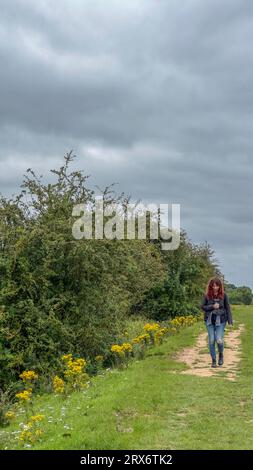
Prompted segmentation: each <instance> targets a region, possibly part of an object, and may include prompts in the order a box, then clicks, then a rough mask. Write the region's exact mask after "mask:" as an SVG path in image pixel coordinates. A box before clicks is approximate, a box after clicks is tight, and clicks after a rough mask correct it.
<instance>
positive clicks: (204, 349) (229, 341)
mask: <svg viewBox="0 0 253 470" xmlns="http://www.w3.org/2000/svg"><path fill="white" fill-rule="evenodd" d="M243 330H244V325H243V324H240V325H239V326H238V328H237V329H235V330H234V329H232V330H229V329H228V328H226V330H225V335H224V364H223V365H222V366H217V367H216V368H212V367H211V356H210V354H209V350H208V341H207V333H206V332H203V333H201V334H200V335H199V337H198V339H197V343H196V345H195V346H193V347H190V348H185V349H182V350H181V351H180V352H179V353H178V354H177V355H176V357H175V359H176V360H177V361H179V362H184V363H185V364H186V365H187V366H188V369H186V370H183V371H181V372H180V373H181V374H190V375H198V376H201V377H212V376H214V377H218V376H219V375H220V377H223V378H226V379H227V380H231V381H235V380H236V376H237V373H238V364H239V362H240V354H241V349H240V346H241V338H240V336H241V333H242V331H243ZM216 348H217V345H216ZM217 358H218V353H217Z"/></svg>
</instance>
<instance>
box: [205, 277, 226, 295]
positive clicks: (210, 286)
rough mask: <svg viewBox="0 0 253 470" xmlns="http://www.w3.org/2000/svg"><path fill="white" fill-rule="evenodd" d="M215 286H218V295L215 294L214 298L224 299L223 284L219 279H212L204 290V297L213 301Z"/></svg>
mask: <svg viewBox="0 0 253 470" xmlns="http://www.w3.org/2000/svg"><path fill="white" fill-rule="evenodd" d="M214 284H216V285H217V286H219V290H218V294H216V297H217V296H218V298H219V299H223V297H224V286H223V282H222V281H221V280H220V278H219V277H212V278H211V279H210V280H209V282H208V284H207V288H206V296H207V297H208V299H214V290H213V285H214Z"/></svg>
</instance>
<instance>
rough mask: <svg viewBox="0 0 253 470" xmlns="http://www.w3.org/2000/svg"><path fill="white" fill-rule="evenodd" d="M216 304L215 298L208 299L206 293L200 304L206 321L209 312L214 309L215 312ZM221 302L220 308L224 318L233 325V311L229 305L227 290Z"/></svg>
mask: <svg viewBox="0 0 253 470" xmlns="http://www.w3.org/2000/svg"><path fill="white" fill-rule="evenodd" d="M214 304H215V300H214V299H208V298H207V296H206V295H204V297H203V300H202V303H201V305H200V308H201V310H203V312H204V321H206V320H207V318H208V313H209V312H210V311H212V310H213V311H214V312H215V309H214V308H213V305H214ZM219 304H220V309H221V310H222V314H223V318H224V320H225V321H227V322H228V324H229V325H233V318H232V313H231V309H230V305H229V299H228V295H227V294H226V292H225V293H224V297H223V299H220V300H219Z"/></svg>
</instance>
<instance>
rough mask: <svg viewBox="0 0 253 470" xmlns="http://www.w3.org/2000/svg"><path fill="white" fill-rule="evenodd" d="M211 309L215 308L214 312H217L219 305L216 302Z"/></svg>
mask: <svg viewBox="0 0 253 470" xmlns="http://www.w3.org/2000/svg"><path fill="white" fill-rule="evenodd" d="M213 308H215V310H217V309H218V308H220V304H218V302H216V303H215V304H214V306H213Z"/></svg>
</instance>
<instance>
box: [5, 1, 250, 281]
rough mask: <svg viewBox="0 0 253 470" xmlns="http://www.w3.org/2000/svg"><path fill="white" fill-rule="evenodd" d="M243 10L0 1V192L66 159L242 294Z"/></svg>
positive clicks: (246, 230)
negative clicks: (180, 240) (167, 211)
mask: <svg viewBox="0 0 253 470" xmlns="http://www.w3.org/2000/svg"><path fill="white" fill-rule="evenodd" d="M252 41H253V2H252V0H222V1H221V0H184V1H181V2H180V1H179V0H120V1H119V0H106V1H105V0H100V1H99V0H71V1H70V0H57V1H55V0H54V1H53V0H51V1H49V0H36V1H34V0H11V1H7V0H5V1H4V0H0V67H1V68H0V144H1V145H0V191H1V192H2V193H3V194H4V195H9V194H12V193H14V192H16V191H17V189H18V187H19V185H20V183H21V182H22V175H23V174H24V173H25V171H26V169H27V168H28V167H32V168H33V169H34V170H36V171H38V172H40V173H44V174H47V171H48V170H49V169H50V168H55V167H58V166H59V165H60V164H61V163H62V158H63V155H64V154H65V153H66V152H67V151H69V150H71V149H73V151H74V153H75V154H76V155H77V165H78V167H79V168H82V169H83V170H84V173H85V174H87V175H91V176H90V178H89V185H90V187H93V186H94V185H99V186H101V187H105V186H106V185H108V184H111V183H113V182H116V183H118V184H117V185H116V186H115V189H116V190H117V192H121V191H124V192H125V193H127V194H128V193H130V194H131V195H132V200H138V199H142V201H144V202H156V203H178V204H181V226H182V227H183V228H184V229H185V230H186V231H187V233H188V236H189V238H190V239H191V240H192V241H193V242H195V243H201V242H204V241H208V242H209V243H210V244H211V246H212V247H213V249H214V250H215V252H216V258H218V260H219V262H220V267H221V269H222V271H223V272H224V274H225V278H226V280H228V281H229V282H233V283H235V284H237V285H243V284H246V285H249V286H250V287H252V288H253V236H252V234H253V218H252V197H253V184H252V177H253V154H252V151H253V126H252V124H253V121H252V112H253V54H252Z"/></svg>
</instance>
